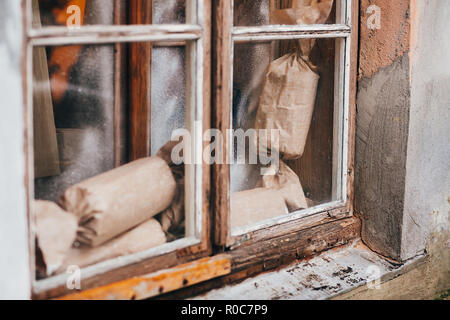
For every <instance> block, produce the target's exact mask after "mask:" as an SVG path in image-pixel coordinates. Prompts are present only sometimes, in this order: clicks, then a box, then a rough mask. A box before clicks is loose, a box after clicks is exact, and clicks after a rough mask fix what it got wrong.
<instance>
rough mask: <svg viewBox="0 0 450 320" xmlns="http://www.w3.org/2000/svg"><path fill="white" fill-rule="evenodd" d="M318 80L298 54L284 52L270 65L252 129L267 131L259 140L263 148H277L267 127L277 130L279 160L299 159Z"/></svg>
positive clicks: (307, 130) (309, 123) (312, 109)
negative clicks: (284, 53)
mask: <svg viewBox="0 0 450 320" xmlns="http://www.w3.org/2000/svg"><path fill="white" fill-rule="evenodd" d="M318 82H319V75H318V74H316V73H315V72H314V71H313V70H312V69H311V67H310V66H309V65H308V64H307V63H306V62H305V61H304V60H303V59H302V58H300V57H299V56H298V54H297V53H291V54H287V55H284V56H283V57H281V58H279V59H277V60H275V61H273V62H272V63H271V64H270V65H269V68H268V70H267V74H266V78H265V81H264V85H263V91H262V94H261V98H260V102H259V108H258V111H257V114H256V119H255V129H267V130H269V132H268V139H267V141H265V139H262V140H260V141H259V144H260V146H261V147H262V149H263V150H264V149H267V150H270V149H271V148H275V149H277V146H276V145H273V144H274V143H275V141H272V139H273V138H272V135H271V134H270V130H272V129H275V130H276V129H278V130H279V133H280V136H279V149H278V151H279V152H280V155H281V157H282V159H285V160H287V159H298V158H301V156H302V155H303V151H304V149H305V145H306V138H307V136H308V132H309V127H310V125H311V119H312V115H313V111H314V105H315V101H316V93H317V85H318ZM263 150H260V151H263Z"/></svg>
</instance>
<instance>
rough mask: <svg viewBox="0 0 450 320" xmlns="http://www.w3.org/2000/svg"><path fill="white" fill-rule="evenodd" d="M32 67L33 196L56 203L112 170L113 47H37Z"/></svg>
mask: <svg viewBox="0 0 450 320" xmlns="http://www.w3.org/2000/svg"><path fill="white" fill-rule="evenodd" d="M33 62H34V67H33V71H34V79H35V82H34V85H33V89H34V94H33V102H34V121H33V122H34V141H35V177H36V178H37V179H36V181H35V194H36V198H37V199H43V200H52V201H57V200H58V198H59V197H60V195H61V192H63V191H64V190H65V189H66V188H68V187H69V186H70V185H73V184H76V183H78V182H80V181H82V180H84V179H87V178H89V177H92V176H94V175H97V174H99V173H102V172H105V171H107V170H110V169H113V168H114V94H112V93H113V92H114V46H113V45H101V46H60V47H47V48H43V47H37V48H35V49H34V51H33ZM50 160H51V162H50Z"/></svg>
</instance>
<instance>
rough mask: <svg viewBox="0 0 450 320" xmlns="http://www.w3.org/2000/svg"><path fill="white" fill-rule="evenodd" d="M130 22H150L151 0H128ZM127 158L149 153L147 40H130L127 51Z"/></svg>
mask: <svg viewBox="0 0 450 320" xmlns="http://www.w3.org/2000/svg"><path fill="white" fill-rule="evenodd" d="M129 16H130V23H132V24H136V25H143V24H151V23H152V18H153V1H148V0H132V1H130V3H129ZM129 54H130V57H129V70H128V72H129V99H130V149H129V150H130V154H129V159H130V161H133V160H137V159H140V158H145V157H148V156H150V150H151V149H150V141H151V119H150V118H151V110H152V109H151V108H152V107H151V100H152V99H151V85H152V80H151V70H152V69H151V68H152V46H151V43H149V42H147V43H141V42H139V43H131V44H130V51H129Z"/></svg>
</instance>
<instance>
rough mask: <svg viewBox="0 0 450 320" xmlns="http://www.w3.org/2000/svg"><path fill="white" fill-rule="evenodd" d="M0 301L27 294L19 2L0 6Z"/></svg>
mask: <svg viewBox="0 0 450 320" xmlns="http://www.w3.org/2000/svg"><path fill="white" fill-rule="evenodd" d="M0 13H1V17H0V70H1V72H0V110H1V116H0V146H1V149H0V244H1V247H0V299H26V298H29V295H30V270H29V262H28V239H27V238H28V237H27V234H28V231H27V220H26V202H25V186H24V185H25V169H24V168H25V159H24V152H23V150H24V125H23V119H24V112H23V111H24V110H23V100H22V79H21V68H22V54H23V48H22V39H23V38H22V14H21V1H7V0H2V1H0Z"/></svg>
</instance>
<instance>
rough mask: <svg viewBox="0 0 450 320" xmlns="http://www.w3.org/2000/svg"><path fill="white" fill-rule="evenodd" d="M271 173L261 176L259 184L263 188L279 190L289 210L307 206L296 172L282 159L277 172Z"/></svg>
mask: <svg viewBox="0 0 450 320" xmlns="http://www.w3.org/2000/svg"><path fill="white" fill-rule="evenodd" d="M274 170H275V168H274ZM273 173H274V174H273V175H265V176H262V178H261V181H260V182H259V185H260V186H262V187H264V188H271V189H275V190H279V191H280V193H281V195H282V196H283V198H284V200H285V201H286V206H287V207H288V209H289V212H293V211H296V210H299V209H306V208H308V204H307V201H306V198H305V194H304V193H303V188H302V185H301V183H300V179H299V178H298V176H297V174H296V173H295V172H294V171H293V170H292V169H291V168H289V166H288V165H287V164H285V163H284V162H283V161H280V168H279V170H278V172H273Z"/></svg>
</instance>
